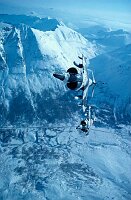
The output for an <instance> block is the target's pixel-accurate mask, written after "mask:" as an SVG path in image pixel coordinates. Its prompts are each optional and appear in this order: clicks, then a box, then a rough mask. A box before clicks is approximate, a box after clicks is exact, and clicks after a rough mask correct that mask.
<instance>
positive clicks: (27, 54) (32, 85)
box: [0, 15, 96, 121]
mask: <svg viewBox="0 0 131 200" xmlns="http://www.w3.org/2000/svg"><path fill="white" fill-rule="evenodd" d="M0 20H1V24H0V27H1V34H0V41H1V43H0V93H1V101H0V106H1V109H0V110H1V119H3V118H4V117H5V118H9V119H11V120H15V121H16V118H17V117H18V116H19V115H21V114H24V115H26V116H29V113H30V112H31V113H33V115H35V114H34V113H37V114H38V113H39V114H40V113H41V114H40V115H42V116H43V113H44V115H46V113H47V112H48V113H50V115H51V118H52V119H53V117H52V114H51V113H52V112H53V111H51V110H50V111H49V110H47V111H45V108H48V106H46V105H48V104H51V103H52V105H53V100H52V99H54V101H55V100H57V99H58V98H60V96H62V95H64V94H65V93H64V92H65V88H64V86H63V85H62V84H61V83H59V81H56V80H55V79H54V78H53V76H52V74H53V72H54V71H65V70H67V69H68V68H69V67H71V66H73V61H74V60H76V61H77V60H78V55H81V54H82V53H83V54H84V55H85V56H86V57H87V61H89V59H90V58H93V57H94V56H95V54H96V46H95V45H93V44H92V43H91V42H89V41H88V40H86V39H85V38H84V37H83V36H81V35H80V34H78V33H77V32H75V31H73V30H72V29H70V28H68V27H66V26H65V25H64V24H63V23H61V22H58V21H57V20H54V19H49V18H45V19H40V18H38V17H30V16H24V15H20V16H16V15H0ZM61 88H62V89H61ZM58 94H59V96H58ZM56 97H57V98H56ZM49 99H50V100H49ZM57 101H58V100H57ZM57 103H58V102H57ZM57 103H56V102H54V106H53V108H52V109H57V110H59V109H58V107H59V105H57ZM27 104H28V106H27ZM42 108H43V109H42ZM48 109H49V108H48ZM67 110H68V109H67ZM61 112H62V110H61ZM54 113H56V112H54ZM3 115H4V117H3ZM47 115H48V114H47ZM7 116H8V117H7ZM58 116H59V115H58Z"/></svg>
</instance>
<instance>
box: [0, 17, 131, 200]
mask: <svg viewBox="0 0 131 200" xmlns="http://www.w3.org/2000/svg"><path fill="white" fill-rule="evenodd" d="M0 19H1V23H0V122H1V125H3V123H4V122H5V124H4V125H6V127H4V126H1V129H0V200H1V199H2V200H21V199H25V200H30V199H31V200H54V199H55V200H110V199H114V200H129V199H131V190H130V186H131V173H130V168H131V167H130V166H131V156H130V152H131V142H130V136H131V127H130V125H129V126H127V125H126V126H125V125H120V124H118V127H117V129H116V127H115V128H114V129H113V128H111V127H110V125H111V123H112V121H115V120H116V122H118V121H119V122H121V120H119V119H118V118H119V116H121V118H122V119H123V116H124V115H125V116H126V117H127V114H128V115H129V114H130V113H129V109H130V101H128V100H129V99H130V95H131V93H130V88H129V87H130V69H131V68H130V66H131V62H130V52H131V45H126V46H124V47H123V48H119V49H117V50H114V51H113V52H110V53H106V54H101V55H98V56H97V54H98V52H99V53H100V52H101V51H100V50H101V49H100V50H99V49H97V47H96V42H95V43H94V42H93V41H88V40H86V39H85V38H84V37H82V36H81V35H80V34H78V33H77V32H75V31H73V30H72V29H69V28H67V27H66V26H65V25H64V24H63V23H61V22H58V21H56V20H53V19H48V18H46V19H40V18H37V17H29V16H15V15H13V16H8V15H4V16H3V15H0ZM98 46H99V45H98ZM104 51H105V49H104ZM81 53H83V54H84V55H85V56H86V57H87V61H88V64H90V65H89V66H90V68H93V70H94V74H95V77H96V80H97V82H98V83H97V86H96V89H95V95H94V102H92V103H95V104H96V106H98V107H99V109H98V111H99V112H98V113H97V117H98V120H101V121H103V122H107V123H108V126H107V123H106V127H97V126H96V127H95V126H92V127H91V129H90V131H89V135H88V136H87V135H85V133H84V132H82V131H79V130H78V129H76V126H77V125H78V124H79V123H80V119H81V118H80V115H79V114H78V113H76V110H78V107H77V104H76V103H75V101H74V100H73V98H72V96H73V95H72V92H71V93H70V92H68V91H67V90H66V88H65V87H64V86H63V85H62V84H61V82H59V81H58V80H55V79H54V78H53V76H52V74H53V72H54V71H58V72H61V71H66V70H67V69H68V67H70V66H73V61H74V60H75V61H76V62H77V61H78V60H77V59H78V55H80V54H81ZM103 83H104V84H103ZM71 95H72V96H71ZM126 104H127V105H126ZM124 106H125V107H124ZM125 108H126V109H125ZM33 119H36V120H35V122H36V123H35V124H30V125H29V123H28V122H32V121H33ZM39 119H40V120H39ZM7 120H8V121H9V124H8V123H6V122H7ZM25 120H26V124H24V123H23V122H25ZM29 120H30V121H29ZM98 120H97V122H99V121H98ZM125 120H126V121H124V120H123V121H122V122H124V123H125V122H127V121H128V120H129V119H128V118H126V119H125ZM41 121H42V122H41ZM17 122H19V123H17ZM113 123H114V122H113ZM11 124H13V126H12V125H11ZM118 128H119V129H118Z"/></svg>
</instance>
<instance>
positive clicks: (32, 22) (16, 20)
mask: <svg viewBox="0 0 131 200" xmlns="http://www.w3.org/2000/svg"><path fill="white" fill-rule="evenodd" d="M0 22H4V23H8V24H12V25H14V26H18V25H19V24H25V25H28V26H30V27H32V28H35V29H38V30H40V31H54V30H55V29H56V28H57V27H58V25H61V23H60V22H59V21H58V20H56V19H52V18H49V17H47V18H39V17H36V16H27V15H8V14H1V15H0Z"/></svg>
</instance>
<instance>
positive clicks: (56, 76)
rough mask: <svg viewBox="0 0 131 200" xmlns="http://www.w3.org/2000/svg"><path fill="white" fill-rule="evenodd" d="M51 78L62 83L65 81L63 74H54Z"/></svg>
mask: <svg viewBox="0 0 131 200" xmlns="http://www.w3.org/2000/svg"><path fill="white" fill-rule="evenodd" d="M53 76H54V77H55V78H58V79H60V80H61V81H63V80H64V79H65V76H64V75H63V74H56V73H54V74H53Z"/></svg>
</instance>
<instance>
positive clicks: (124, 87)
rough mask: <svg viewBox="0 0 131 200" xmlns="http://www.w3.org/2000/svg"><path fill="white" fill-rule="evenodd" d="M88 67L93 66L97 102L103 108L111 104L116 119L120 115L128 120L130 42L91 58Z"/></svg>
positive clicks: (130, 83)
mask: <svg viewBox="0 0 131 200" xmlns="http://www.w3.org/2000/svg"><path fill="white" fill-rule="evenodd" d="M90 67H92V68H93V70H94V73H95V76H96V79H97V81H98V85H97V87H96V96H98V98H97V97H96V98H97V103H98V104H101V106H102V107H105V108H106V107H108V105H111V108H112V111H114V117H115V118H116V120H117V118H118V119H119V117H120V118H122V119H123V121H126V120H127V121H130V119H131V89H130V85H131V79H130V75H131V44H129V45H126V46H124V47H123V48H120V49H117V50H115V51H113V52H110V53H107V54H103V55H100V56H97V57H96V58H94V59H92V60H91V62H90ZM103 83H104V84H103ZM102 104H103V105H102Z"/></svg>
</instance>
